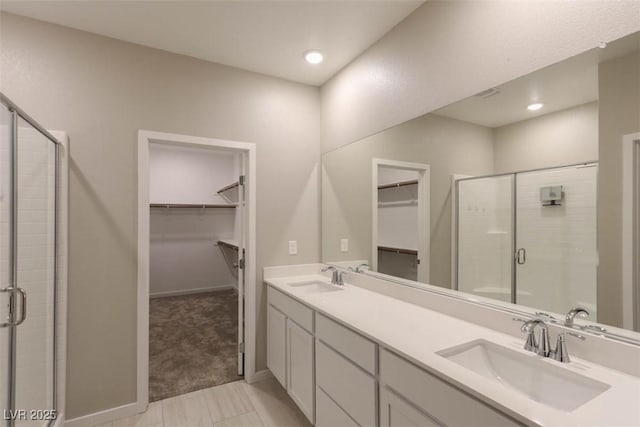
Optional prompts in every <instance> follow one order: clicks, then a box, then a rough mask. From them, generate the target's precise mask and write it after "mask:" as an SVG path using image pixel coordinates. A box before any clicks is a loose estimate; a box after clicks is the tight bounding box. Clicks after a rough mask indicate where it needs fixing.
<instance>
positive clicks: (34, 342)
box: [0, 110, 55, 426]
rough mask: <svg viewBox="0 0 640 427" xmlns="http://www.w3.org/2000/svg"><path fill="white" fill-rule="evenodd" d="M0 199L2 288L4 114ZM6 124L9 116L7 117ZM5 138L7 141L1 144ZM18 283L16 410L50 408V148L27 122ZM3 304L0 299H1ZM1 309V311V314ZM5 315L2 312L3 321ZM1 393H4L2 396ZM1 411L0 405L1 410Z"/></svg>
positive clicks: (1, 371)
mask: <svg viewBox="0 0 640 427" xmlns="http://www.w3.org/2000/svg"><path fill="white" fill-rule="evenodd" d="M2 114H3V120H2V125H3V126H2V136H3V138H2V146H1V150H2V152H1V155H0V159H1V161H2V164H1V167H2V171H3V174H2V178H1V180H2V182H1V184H0V186H1V187H2V194H1V197H0V205H1V210H0V218H1V223H2V237H1V239H0V240H1V247H0V261H1V269H2V280H3V283H2V285H3V286H6V283H5V281H7V280H8V270H9V268H10V266H9V263H8V249H9V232H10V229H9V227H8V224H9V180H8V177H9V172H8V171H9V156H10V153H9V138H8V136H9V126H8V125H9V123H8V120H5V111H4V110H3V112H2ZM7 118H8V115H7ZM5 136H6V138H5ZM18 137H19V142H18V263H17V267H18V282H17V285H18V286H19V287H21V288H23V289H25V291H26V293H27V318H26V320H25V322H24V323H23V324H22V325H20V326H18V327H17V328H16V331H17V343H16V355H17V362H16V408H15V409H27V410H28V409H50V408H52V407H53V400H52V399H53V395H52V390H53V327H54V326H53V321H54V293H53V292H54V287H53V277H54V250H53V248H54V244H55V240H54V232H55V229H54V220H55V218H54V214H53V212H54V207H55V191H54V185H55V180H54V173H55V148H54V145H53V144H52V143H51V142H50V141H48V140H47V139H46V138H45V137H43V136H42V135H41V134H40V133H39V132H37V131H35V130H34V129H33V128H31V127H30V126H29V125H28V124H26V123H25V122H22V121H21V122H20V123H19V129H18ZM3 298H4V297H3ZM4 308H5V307H3V309H4ZM5 316H6V312H4V311H3V313H2V318H3V319H4V318H5ZM5 331H6V329H4V330H3V331H2V335H1V336H0V339H2V340H3V342H2V345H1V346H0V348H1V349H2V355H1V356H0V360H2V363H0V379H1V380H2V387H4V386H5V378H6V375H7V372H8V367H7V364H6V354H7V351H6V349H7V348H8V346H7V344H8V342H7V341H6V340H7V334H6V332H5ZM0 391H2V392H3V393H5V392H6V389H2V390H0ZM3 407H4V405H3ZM17 425H18V426H40V425H44V421H35V420H34V421H18V422H17Z"/></svg>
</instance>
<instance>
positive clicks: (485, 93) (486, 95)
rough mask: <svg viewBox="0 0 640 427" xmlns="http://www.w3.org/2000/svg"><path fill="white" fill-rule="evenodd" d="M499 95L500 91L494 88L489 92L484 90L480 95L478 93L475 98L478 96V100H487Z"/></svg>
mask: <svg viewBox="0 0 640 427" xmlns="http://www.w3.org/2000/svg"><path fill="white" fill-rule="evenodd" d="M499 93H500V89H498V88H497V87H492V88H489V89H487V90H483V91H482V92H480V93H476V94H475V95H474V96H477V97H478V98H482V99H487V98H491V97H492V96H494V95H497V94H499Z"/></svg>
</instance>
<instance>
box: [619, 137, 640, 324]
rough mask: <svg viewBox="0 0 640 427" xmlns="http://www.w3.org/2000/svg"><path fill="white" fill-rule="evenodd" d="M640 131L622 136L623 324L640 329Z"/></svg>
mask: <svg viewBox="0 0 640 427" xmlns="http://www.w3.org/2000/svg"><path fill="white" fill-rule="evenodd" d="M639 168H640V132H637V133H632V134H629V135H624V136H623V138H622V222H621V224H622V327H623V328H625V329H632V330H634V331H640V271H639V267H638V263H639V262H640V247H638V246H639V244H638V243H639V238H640V230H638V224H637V222H636V221H637V218H638V214H640V170H639Z"/></svg>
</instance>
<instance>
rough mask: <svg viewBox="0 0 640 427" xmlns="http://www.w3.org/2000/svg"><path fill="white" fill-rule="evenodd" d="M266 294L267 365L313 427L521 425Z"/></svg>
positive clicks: (347, 331)
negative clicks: (314, 424)
mask: <svg viewBox="0 0 640 427" xmlns="http://www.w3.org/2000/svg"><path fill="white" fill-rule="evenodd" d="M267 295H268V312H267V333H268V337H267V366H268V367H269V369H270V370H271V372H272V373H273V375H274V376H275V377H276V379H277V380H278V381H279V382H280V384H282V386H283V387H285V388H286V390H287V392H288V393H289V395H290V396H291V398H292V399H293V401H294V402H295V403H296V404H297V405H298V407H299V408H300V409H301V410H302V412H303V413H304V414H305V415H306V416H307V418H308V419H309V420H310V421H311V422H312V423H314V422H315V423H316V426H317V427H378V426H379V427H434V426H452V427H457V426H474V427H483V426H486V427H505V426H509V427H511V426H522V425H523V424H522V423H520V422H519V421H518V420H517V419H514V418H512V417H511V416H509V415H507V414H505V413H503V412H501V411H500V410H498V409H495V408H494V407H492V406H490V405H488V404H486V403H484V402H483V401H481V400H480V399H478V398H476V397H474V396H472V395H471V394H468V393H466V392H465V391H463V390H461V389H460V388H459V387H457V386H454V385H452V384H450V383H448V382H446V381H445V380H443V379H440V378H439V377H438V376H437V375H434V374H432V373H430V372H428V370H427V369H424V368H423V367H419V366H417V365H414V364H413V363H411V362H409V361H407V360H406V359H404V358H403V357H401V356H399V355H397V354H395V353H393V352H391V351H389V350H387V349H385V348H383V347H381V346H379V345H378V344H377V343H376V342H374V341H372V340H371V339H369V338H368V337H365V336H363V335H360V334H359V333H357V332H355V331H353V330H352V329H350V328H348V327H346V326H344V325H343V324H341V323H339V322H337V321H335V320H333V319H331V318H329V317H327V316H323V315H322V314H320V313H316V312H314V311H313V310H312V309H311V308H309V307H308V306H306V305H304V304H302V303H300V302H298V301H297V300H295V299H293V298H291V297H289V296H287V295H285V294H284V293H283V292H280V291H278V290H276V289H273V288H272V287H271V286H269V287H268V290H267Z"/></svg>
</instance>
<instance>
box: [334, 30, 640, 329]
mask: <svg viewBox="0 0 640 427" xmlns="http://www.w3.org/2000/svg"><path fill="white" fill-rule="evenodd" d="M470 72H472V71H470ZM636 141H638V142H636ZM638 143H640V33H637V34H632V35H630V36H627V37H625V38H622V39H619V40H617V41H614V42H611V43H609V44H607V45H602V46H600V47H596V48H594V49H593V50H590V51H588V52H585V53H583V54H581V55H578V56H575V57H572V58H569V59H566V60H564V61H562V62H560V63H557V64H554V65H552V66H549V67H547V68H544V69H541V70H538V71H536V72H533V73H531V74H529V75H526V76H523V77H521V78H518V79H516V80H513V81H510V82H506V83H504V84H501V85H498V86H496V87H492V88H488V89H487V90H485V91H483V92H481V93H478V94H476V95H474V96H472V97H469V98H467V99H464V100H461V101H459V102H456V103H454V104H452V105H449V106H447V107H445V108H442V109H440V110H437V111H434V112H431V113H429V114H426V115H424V116H422V117H418V118H416V119H413V120H410V121H408V122H405V123H403V124H400V125H398V126H395V127H393V128H390V129H387V130H385V131H383V132H380V133H378V134H376V135H372V136H370V137H367V138H364V139H362V140H359V141H355V142H353V143H351V144H348V145H346V146H344V147H341V148H339V149H337V150H334V151H331V152H328V153H326V154H324V155H323V159H322V163H323V181H322V185H323V187H322V209H323V212H322V218H323V220H322V257H323V261H324V262H327V263H345V262H349V263H354V264H356V265H357V264H362V263H366V264H368V266H369V268H370V270H371V271H372V272H377V273H380V274H384V275H387V277H389V278H391V277H395V278H402V279H405V280H410V281H415V282H420V283H426V284H429V285H433V286H438V287H442V288H447V289H451V290H454V291H459V292H462V293H464V295H467V296H468V295H471V296H473V297H474V298H478V299H480V300H482V301H500V302H501V303H515V304H519V305H524V306H527V307H531V308H533V309H535V310H540V311H544V312H547V313H552V314H554V315H555V314H559V315H561V314H562V313H566V312H567V311H568V310H569V309H570V308H572V307H575V306H580V307H583V308H585V309H586V310H587V311H588V312H589V320H592V321H594V322H598V323H603V324H606V325H610V326H614V327H619V328H624V329H628V330H634V329H635V330H639V327H640V319H639V317H640V289H638V284H637V282H638V277H637V276H638V275H637V272H636V271H635V270H637V269H638V258H635V259H633V253H634V250H633V248H634V247H635V248H636V250H635V253H637V252H638V250H637V249H638V247H639V241H638V235H639V231H638V230H639V229H640V227H639V225H640V220H639V219H638V214H637V209H636V206H640V197H638V196H639V195H640V186H639V185H638V182H640V180H639V178H638V176H639V175H640V169H639V168H638V166H639V164H640V161H639V160H638V159H640V157H639V156H640V154H639V153H640V150H639V149H638ZM343 265H344V264H343ZM364 269H366V267H365V268H364ZM634 280H635V282H634ZM398 282H402V281H398ZM461 295H462V294H461Z"/></svg>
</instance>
